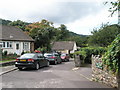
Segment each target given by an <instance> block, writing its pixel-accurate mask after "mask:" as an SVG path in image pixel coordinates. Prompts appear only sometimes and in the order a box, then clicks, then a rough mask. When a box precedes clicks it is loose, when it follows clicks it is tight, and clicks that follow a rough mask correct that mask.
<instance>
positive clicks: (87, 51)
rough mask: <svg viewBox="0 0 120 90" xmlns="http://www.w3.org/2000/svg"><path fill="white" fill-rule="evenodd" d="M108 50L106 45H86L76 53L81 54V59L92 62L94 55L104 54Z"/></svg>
mask: <svg viewBox="0 0 120 90" xmlns="http://www.w3.org/2000/svg"><path fill="white" fill-rule="evenodd" d="M106 50H107V49H106V48H105V47H84V48H81V49H80V51H77V52H75V53H74V54H79V55H80V59H81V60H83V62H84V63H91V56H92V55H100V56H102V55H103V54H104V53H105V52H106Z"/></svg>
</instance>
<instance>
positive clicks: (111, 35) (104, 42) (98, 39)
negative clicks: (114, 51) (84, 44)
mask: <svg viewBox="0 0 120 90" xmlns="http://www.w3.org/2000/svg"><path fill="white" fill-rule="evenodd" d="M119 33H120V26H119V25H117V24H115V25H102V27H101V28H100V29H99V30H94V31H93V32H92V34H93V35H92V36H90V38H89V40H88V42H89V45H94V46H102V47H106V46H108V45H110V44H111V42H112V41H113V40H114V39H115V37H116V36H117V35H118V34H119Z"/></svg>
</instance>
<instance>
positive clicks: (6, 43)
mask: <svg viewBox="0 0 120 90" xmlns="http://www.w3.org/2000/svg"><path fill="white" fill-rule="evenodd" d="M2 47H3V48H12V42H2Z"/></svg>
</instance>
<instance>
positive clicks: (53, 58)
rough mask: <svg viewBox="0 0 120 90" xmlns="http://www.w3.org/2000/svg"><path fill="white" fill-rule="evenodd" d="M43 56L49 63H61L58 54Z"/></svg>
mask: <svg viewBox="0 0 120 90" xmlns="http://www.w3.org/2000/svg"><path fill="white" fill-rule="evenodd" d="M44 56H45V57H46V58H47V59H48V60H49V62H50V63H54V64H55V65H56V64H58V63H62V60H61V58H60V55H59V54H58V53H45V54H44Z"/></svg>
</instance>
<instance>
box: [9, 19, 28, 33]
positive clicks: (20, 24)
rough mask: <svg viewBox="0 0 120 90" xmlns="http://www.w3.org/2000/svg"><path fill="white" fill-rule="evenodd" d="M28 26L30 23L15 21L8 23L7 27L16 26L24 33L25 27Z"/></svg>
mask: <svg viewBox="0 0 120 90" xmlns="http://www.w3.org/2000/svg"><path fill="white" fill-rule="evenodd" d="M28 24H30V23H26V22H23V21H21V20H17V21H13V22H10V23H9V25H11V26H16V27H18V28H20V29H22V30H23V31H26V30H25V27H26V25H28Z"/></svg>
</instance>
